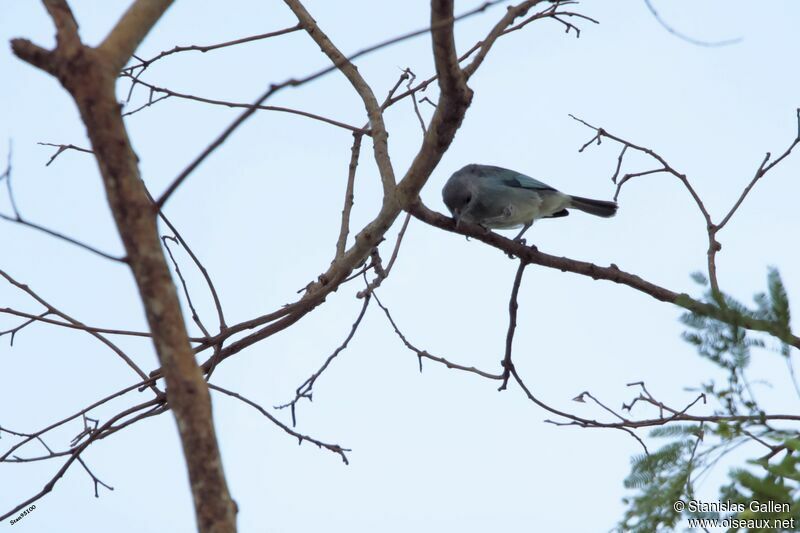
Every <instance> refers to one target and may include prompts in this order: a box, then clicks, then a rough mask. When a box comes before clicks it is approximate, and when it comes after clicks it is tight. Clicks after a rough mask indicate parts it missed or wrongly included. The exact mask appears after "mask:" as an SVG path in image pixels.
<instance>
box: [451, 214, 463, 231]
mask: <svg viewBox="0 0 800 533" xmlns="http://www.w3.org/2000/svg"><path fill="white" fill-rule="evenodd" d="M453 220H455V221H456V229H460V228H461V212H460V211H458V210H456V211H453Z"/></svg>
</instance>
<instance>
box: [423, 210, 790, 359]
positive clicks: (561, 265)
mask: <svg viewBox="0 0 800 533" xmlns="http://www.w3.org/2000/svg"><path fill="white" fill-rule="evenodd" d="M408 211H409V212H410V213H411V214H412V215H413V216H414V217H415V218H418V219H419V220H421V221H423V222H425V223H427V224H430V225H432V226H435V227H437V228H440V229H443V230H446V231H450V232H452V233H458V234H461V235H466V236H469V237H472V238H475V239H477V240H479V241H481V242H484V243H486V244H488V245H490V246H493V247H494V248H497V249H498V250H501V251H503V252H504V253H506V254H512V255H514V256H516V257H519V258H520V259H521V260H525V261H526V262H529V263H533V264H537V265H541V266H545V267H548V268H554V269H557V270H561V271H562V272H572V273H574V274H580V275H583V276H588V277H590V278H592V279H604V280H607V281H612V282H614V283H619V284H622V285H627V286H628V287H631V288H632V289H635V290H637V291H640V292H642V293H644V294H647V295H649V296H652V297H653V298H655V299H656V300H659V301H661V302H668V303H672V304H675V305H678V306H680V307H683V308H684V309H686V310H688V311H692V312H695V313H698V314H701V315H703V316H708V317H711V318H716V319H719V320H724V319H725V317H724V316H722V314H721V312H720V310H719V309H718V308H716V307H714V306H712V305H709V304H707V303H703V302H699V301H697V300H694V299H693V298H692V297H691V296H689V295H688V294H685V293H677V292H674V291H671V290H669V289H666V288H664V287H660V286H658V285H656V284H654V283H651V282H649V281H647V280H645V279H643V278H641V277H639V276H637V275H635V274H631V273H629V272H625V271H623V270H621V269H620V268H619V267H617V266H616V265H614V264H611V265H609V266H607V267H602V266H599V265H595V264H593V263H588V262H585V261H578V260H575V259H569V258H566V257H558V256H554V255H550V254H546V253H544V252H541V251H539V250H536V249H533V248H530V247H527V246H525V245H523V244H521V243H519V242H514V241H512V240H511V239H507V238H505V237H503V236H502V235H499V234H497V233H494V232H491V231H486V230H485V229H483V228H482V227H480V226H477V225H474V224H467V223H463V222H462V224H460V226H459V227H458V228H456V224H455V222H454V221H453V219H452V218H450V217H446V216H444V215H441V214H439V213H436V212H434V211H431V210H430V209H428V208H427V207H426V206H425V205H423V204H422V202H421V201H418V202H417V203H415V204H413V205H411V206H410V207H409V209H408ZM739 326H741V327H743V328H745V329H750V330H753V331H763V332H765V333H768V334H770V335H772V336H774V337H776V338H778V339H780V340H782V341H784V342H785V343H786V344H791V345H792V346H795V347H797V348H800V337H798V336H797V335H795V334H793V333H791V332H788V333H787V332H786V331H784V330H782V329H781V328H779V327H777V326H776V325H775V324H774V323H772V322H770V321H766V320H757V319H754V318H750V317H743V318H742V322H741V323H740V324H739Z"/></svg>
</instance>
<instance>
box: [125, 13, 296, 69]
mask: <svg viewBox="0 0 800 533" xmlns="http://www.w3.org/2000/svg"><path fill="white" fill-rule="evenodd" d="M302 29H303V27H302V26H300V24H296V25H294V26H291V27H289V28H284V29H282V30H276V31H271V32H268V33H260V34H258V35H251V36H249V37H242V38H240V39H234V40H232V41H226V42H223V43H217V44H209V45H205V46H200V45H196V44H193V45H190V46H176V47H174V48H172V49H170V50H164V51H163V52H161V53H160V54H158V55H156V56H154V57H151V58H150V59H141V60H139V64H137V65H131V66H128V67H125V68H124V69H122V72H123V73H132V72H133V71H134V70H136V69H142V70H144V69H146V68H147V67H149V66H150V65H152V64H153V63H155V62H156V61H158V60H159V59H163V58H165V57H167V56H170V55H172V54H177V53H180V52H203V53H206V52H210V51H212V50H219V49H220V48H226V47H229V46H236V45H240V44H244V43H251V42H253V41H260V40H263V39H269V38H271V37H278V36H279V35H285V34H287V33H292V32H295V31H298V30H302ZM134 57H135V56H134ZM140 73H141V71H140Z"/></svg>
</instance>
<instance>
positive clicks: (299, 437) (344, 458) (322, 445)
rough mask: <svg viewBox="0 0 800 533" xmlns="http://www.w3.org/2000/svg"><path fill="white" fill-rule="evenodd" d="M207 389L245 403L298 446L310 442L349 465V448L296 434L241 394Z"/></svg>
mask: <svg viewBox="0 0 800 533" xmlns="http://www.w3.org/2000/svg"><path fill="white" fill-rule="evenodd" d="M208 387H209V388H210V389H211V390H215V391H217V392H221V393H222V394H226V395H228V396H230V397H232V398H236V399H237V400H240V401H242V402H244V403H246V404H247V405H249V406H250V407H252V408H254V409H255V410H257V411H258V412H259V413H261V414H262V415H264V416H265V417H267V418H268V419H269V421H270V422H272V423H273V424H275V425H276V426H278V427H279V428H281V429H282V430H283V431H285V432H286V433H288V434H289V435H291V436H292V437H294V438H296V439H297V441H298V442H297V443H298V444H303V441H307V442H310V443H311V444H314V445H315V446H317V447H318V448H325V449H326V450H328V451H331V452H333V453H335V454H337V455H339V457H341V458H342V461H344V464H350V463H349V462H348V460H347V455H345V452H349V451H351V450H350V449H349V448H342V447H341V446H339V445H338V444H328V443H325V442H322V441H320V440H317V439H315V438H313V437H309V436H308V435H303V434H302V433H298V432H296V431H295V430H293V429H292V428H290V427H289V426H287V425H286V424H284V423H283V422H281V421H280V420H278V419H277V418H275V417H274V416H272V415H271V414H270V413H269V411H267V410H266V409H264V408H263V407H261V406H260V405H258V404H257V403H255V402H254V401H252V400H248V399H247V398H245V397H244V396H242V395H241V394H238V393H236V392H232V391H229V390H227V389H223V388H222V387H220V386H218V385H214V384H213V383H209V384H208Z"/></svg>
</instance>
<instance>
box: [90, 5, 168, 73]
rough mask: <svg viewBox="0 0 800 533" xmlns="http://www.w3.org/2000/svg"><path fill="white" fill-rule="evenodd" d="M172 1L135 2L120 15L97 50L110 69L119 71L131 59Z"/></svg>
mask: <svg viewBox="0 0 800 533" xmlns="http://www.w3.org/2000/svg"><path fill="white" fill-rule="evenodd" d="M170 5H172V0H136V1H135V2H134V3H133V4H132V5H131V7H129V8H128V10H127V11H126V12H125V14H124V15H122V18H121V19H120V20H119V22H117V25H116V26H114V29H112V30H111V33H109V34H108V36H107V37H106V38H105V40H104V41H103V42H102V43H101V44H100V46H99V47H98V50H99V51H100V53H102V54H103V55H105V56H106V57H107V58H108V60H109V61H110V62H111V66H110V68H111V69H112V70H114V71H115V72H116V71H119V70H120V69H121V68H122V67H124V66H125V63H127V62H128V60H129V59H130V58H131V56H132V55H133V53H134V52H135V51H136V49H137V48H138V47H139V43H140V42H141V41H142V39H144V37H145V35H147V34H148V33H149V32H150V30H151V29H152V27H153V26H154V25H155V23H156V22H158V19H160V18H161V15H163V14H164V12H165V11H166V10H167V8H168V7H169V6H170Z"/></svg>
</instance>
